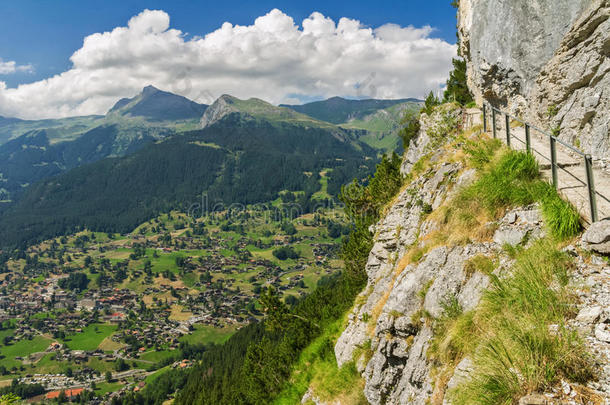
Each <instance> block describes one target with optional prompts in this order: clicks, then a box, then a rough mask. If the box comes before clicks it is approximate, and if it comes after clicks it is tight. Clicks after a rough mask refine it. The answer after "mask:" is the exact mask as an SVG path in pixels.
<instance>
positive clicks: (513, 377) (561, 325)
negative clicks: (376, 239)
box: [428, 239, 593, 405]
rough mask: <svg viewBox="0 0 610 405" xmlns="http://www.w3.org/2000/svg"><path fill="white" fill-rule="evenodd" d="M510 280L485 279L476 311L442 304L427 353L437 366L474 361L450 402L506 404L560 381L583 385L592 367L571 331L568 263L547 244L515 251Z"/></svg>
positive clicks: (569, 265) (571, 305)
mask: <svg viewBox="0 0 610 405" xmlns="http://www.w3.org/2000/svg"><path fill="white" fill-rule="evenodd" d="M515 256H516V262H515V264H514V266H513V268H512V271H511V272H510V274H509V275H507V276H505V277H502V278H501V277H498V276H495V275H493V274H491V276H490V277H491V280H492V284H491V286H490V288H489V289H488V290H487V291H486V292H485V293H484V295H483V297H482V299H481V302H480V304H479V306H478V307H477V308H476V309H475V310H473V311H469V312H466V313H461V312H460V311H459V307H457V306H456V305H451V304H448V305H447V308H445V311H444V315H443V316H441V317H440V319H437V320H436V321H435V327H434V328H435V338H434V340H433V342H432V345H431V348H430V351H429V353H428V354H429V356H430V357H431V358H433V359H436V360H437V361H438V362H439V364H445V365H453V366H455V364H457V363H458V362H459V361H460V360H461V359H462V358H463V357H465V356H469V357H470V358H471V359H472V361H473V369H474V371H473V373H472V374H471V376H470V379H469V380H468V381H467V382H465V383H464V384H462V385H460V386H458V387H457V388H456V389H455V390H453V391H451V392H449V393H448V395H449V397H450V399H451V401H452V403H453V404H456V405H460V404H489V405H491V404H511V403H513V402H514V401H516V400H517V399H518V398H519V397H520V396H522V395H525V394H528V393H532V392H541V391H544V390H546V389H549V388H551V387H553V386H554V385H556V384H557V383H558V382H559V381H560V380H561V379H566V380H568V381H572V382H577V383H584V382H586V381H588V380H589V379H591V378H592V376H593V373H592V367H591V364H590V359H589V356H588V355H587V353H586V350H585V348H584V345H583V343H582V341H581V340H580V338H579V337H578V335H577V333H576V332H575V331H572V330H570V329H569V328H567V327H566V326H565V320H566V319H569V318H570V317H572V316H574V313H573V308H574V305H573V304H574V302H575V297H573V296H572V295H571V294H570V291H569V289H568V288H567V284H568V281H569V279H568V274H569V270H570V269H571V267H572V266H573V264H572V262H571V258H570V257H569V256H568V255H567V254H565V253H564V252H561V251H560V250H558V248H557V246H556V245H555V242H553V241H552V240H548V239H547V240H541V241H537V242H535V243H534V244H533V245H532V246H531V247H530V248H528V249H523V250H520V251H516V252H515Z"/></svg>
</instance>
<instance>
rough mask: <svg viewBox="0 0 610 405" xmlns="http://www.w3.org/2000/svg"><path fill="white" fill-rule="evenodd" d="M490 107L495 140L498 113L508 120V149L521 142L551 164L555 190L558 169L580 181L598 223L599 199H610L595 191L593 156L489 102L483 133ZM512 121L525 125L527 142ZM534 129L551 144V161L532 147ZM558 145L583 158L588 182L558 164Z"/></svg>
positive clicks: (484, 118)
mask: <svg viewBox="0 0 610 405" xmlns="http://www.w3.org/2000/svg"><path fill="white" fill-rule="evenodd" d="M488 106H489V108H490V109H491V118H492V127H493V129H492V132H493V137H494V138H496V137H497V126H496V113H499V114H500V115H504V117H505V120H506V124H505V126H506V128H505V133H506V143H507V145H508V147H509V148H510V147H511V139H516V140H518V141H519V142H521V143H522V144H525V148H526V150H527V152H528V153H537V154H538V155H540V156H541V157H542V158H544V159H545V160H547V161H549V162H551V174H552V182H553V185H554V186H555V188H557V189H558V188H559V178H558V169H560V170H561V171H562V172H565V173H567V174H568V175H570V176H571V177H572V178H574V179H575V180H576V181H578V182H579V183H581V184H582V185H584V186H586V187H587V190H588V195H589V208H590V212H591V222H595V221H597V220H598V208H597V197H600V198H602V199H603V200H604V201H606V202H608V203H610V199H609V198H608V197H606V196H604V195H603V194H601V193H599V192H598V191H597V190H595V185H594V184H595V183H594V178H593V160H592V158H591V155H589V154H586V153H584V152H582V151H581V150H579V149H578V148H576V147H574V146H573V145H569V144H567V143H565V142H564V141H562V140H561V139H559V138H557V137H556V136H555V135H553V134H551V133H548V132H547V131H544V130H542V129H540V128H538V127H535V126H533V125H531V124H529V123H528V122H526V121H524V120H523V119H521V118H519V117H516V116H514V115H512V114H509V113H507V112H504V111H502V110H500V109H498V108H496V107H494V106H493V105H491V104H490V103H488V102H483V131H484V132H487V107H488ZM511 119H512V120H513V121H517V122H519V123H521V124H523V125H524V127H525V141H523V140H522V139H520V138H519V137H517V136H514V135H513V134H512V131H511V127H510V123H511ZM532 129H533V130H534V131H537V132H539V133H540V134H542V135H544V136H546V137H548V139H549V143H550V149H551V150H550V152H551V157H550V159H549V158H548V157H547V156H545V155H544V154H543V153H542V152H540V151H538V150H536V149H535V148H533V147H532V145H531V137H530V131H531V130H532ZM557 143H559V144H560V145H562V146H564V147H566V148H568V149H569V150H570V151H572V152H574V153H576V154H577V155H579V156H580V157H581V158H583V159H584V163H585V176H586V182H585V181H584V180H582V179H581V178H579V177H578V176H577V175H576V174H574V173H572V172H570V171H568V170H566V169H565V168H564V167H562V166H561V165H559V164H558V162H557V146H556V144H557Z"/></svg>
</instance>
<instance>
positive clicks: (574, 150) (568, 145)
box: [489, 104, 587, 157]
mask: <svg viewBox="0 0 610 405" xmlns="http://www.w3.org/2000/svg"><path fill="white" fill-rule="evenodd" d="M489 106H490V107H491V108H492V109H493V110H495V111H496V112H499V113H500V114H504V115H505V116H508V117H509V118H511V119H512V120H513V121H518V122H520V123H522V124H523V125H528V126H529V127H530V128H531V129H533V130H535V131H538V132H540V133H541V134H542V135H546V136H548V137H550V138H553V139H554V140H555V141H557V142H559V143H560V144H561V145H563V146H565V147H566V148H568V149H570V150H571V151H572V152H575V153H578V154H579V155H580V156H582V157H585V156H587V154H586V153H584V152H583V151H581V150H579V149H577V148H575V147H574V146H573V145H570V144H567V143H565V142H564V141H562V140H561V139H559V138H557V137H556V136H554V135H552V134H550V133H548V132H546V131H544V130H543V129H540V128H538V127H536V126H534V125H531V124H529V123H527V122H525V121H523V120H522V119H521V118H519V117H515V116H514V115H511V114H509V113H506V112H503V111H502V110H499V109H497V108H496V107H494V106H492V105H491V104H490V105H489Z"/></svg>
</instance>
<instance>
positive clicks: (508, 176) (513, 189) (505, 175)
mask: <svg viewBox="0 0 610 405" xmlns="http://www.w3.org/2000/svg"><path fill="white" fill-rule="evenodd" d="M464 151H465V152H466V154H467V155H468V156H469V158H470V161H471V164H472V165H473V166H474V167H475V168H478V169H479V171H480V172H481V175H480V177H479V179H478V180H477V181H476V182H475V183H474V184H472V186H470V187H467V188H466V189H465V190H464V191H463V192H462V193H460V195H459V196H458V197H457V201H456V202H457V207H462V208H465V207H469V208H468V210H470V211H472V206H473V204H476V205H481V206H482V208H484V209H485V210H486V211H487V212H488V213H489V214H490V215H491V216H492V217H495V218H497V217H499V216H500V215H502V214H503V213H504V212H505V211H506V210H507V209H508V208H511V207H518V206H525V205H529V204H533V203H538V204H539V205H540V208H541V211H542V216H543V218H544V223H545V224H546V226H547V227H548V229H549V231H550V233H551V235H553V236H554V237H555V238H557V239H559V240H565V239H568V238H571V237H573V236H575V235H577V234H578V233H579V232H580V230H581V229H582V228H581V225H580V216H579V214H578V211H577V210H576V208H574V206H572V204H570V203H569V202H567V201H565V200H564V199H562V198H561V196H560V195H559V194H558V193H557V191H556V190H555V188H553V186H551V185H550V184H549V183H548V182H546V181H544V180H543V179H542V178H541V176H540V170H539V167H538V162H536V159H535V158H534V156H533V155H531V154H529V153H524V152H519V151H513V150H508V149H506V148H500V147H499V145H498V144H497V141H496V140H480V141H478V142H472V141H470V142H469V141H466V144H465V147H464ZM458 211H459V208H458Z"/></svg>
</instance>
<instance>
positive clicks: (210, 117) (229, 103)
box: [200, 94, 239, 128]
mask: <svg viewBox="0 0 610 405" xmlns="http://www.w3.org/2000/svg"><path fill="white" fill-rule="evenodd" d="M234 104H235V99H234V98H233V97H232V96H229V95H226V94H224V95H222V96H220V97H219V98H218V99H217V100H216V101H214V103H212V105H210V106H209V107H208V109H207V110H205V112H204V113H203V116H202V117H201V122H200V124H201V128H206V127H209V126H210V125H212V124H214V123H215V122H216V121H219V120H220V119H222V118H223V117H225V116H226V115H229V114H231V113H234V112H238V111H239V110H238V109H237V108H236V107H235V106H234Z"/></svg>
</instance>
